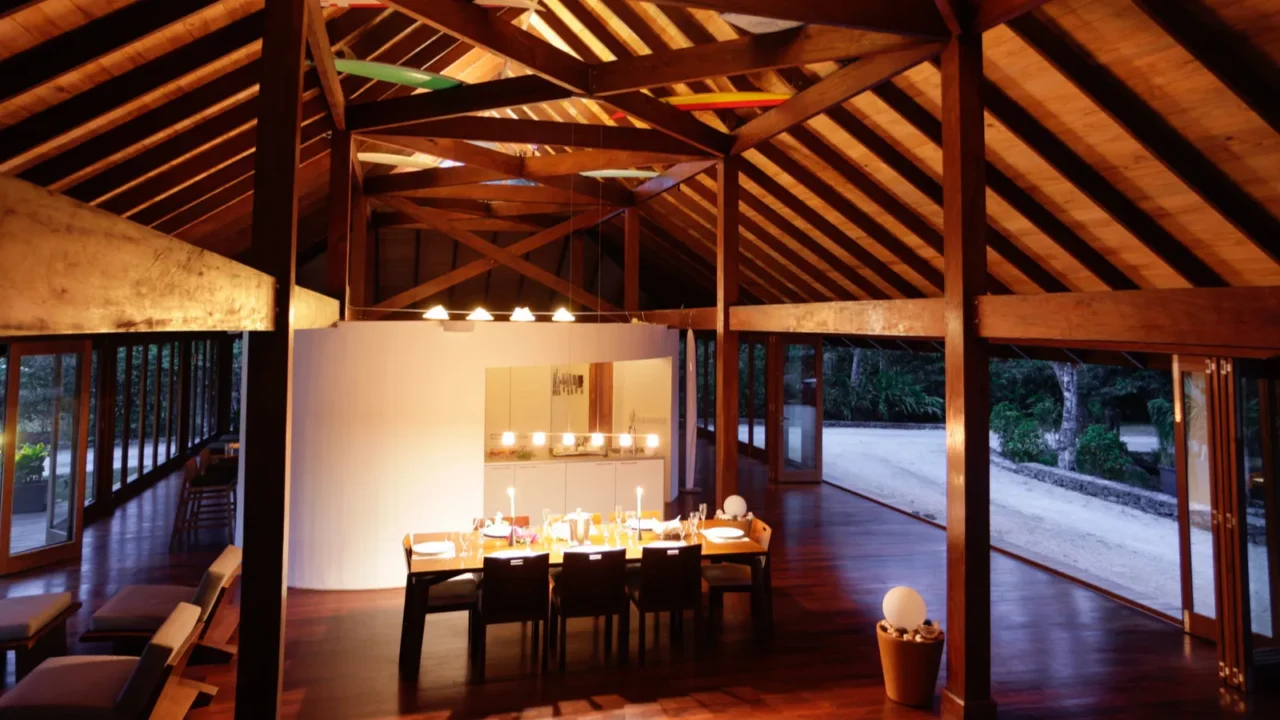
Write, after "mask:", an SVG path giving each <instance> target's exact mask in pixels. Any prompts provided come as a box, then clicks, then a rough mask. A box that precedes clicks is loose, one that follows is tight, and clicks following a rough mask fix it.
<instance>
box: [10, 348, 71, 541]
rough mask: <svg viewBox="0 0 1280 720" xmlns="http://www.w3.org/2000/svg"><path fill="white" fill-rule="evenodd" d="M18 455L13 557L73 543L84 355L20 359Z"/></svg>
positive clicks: (15, 471)
mask: <svg viewBox="0 0 1280 720" xmlns="http://www.w3.org/2000/svg"><path fill="white" fill-rule="evenodd" d="M19 363H20V365H19V372H20V377H19V381H18V427H17V428H16V430H17V432H16V445H17V448H18V452H17V455H16V456H15V458H14V488H13V515H12V523H13V524H12V526H11V528H10V532H9V553H10V555H16V554H18V553H23V552H28V551H31V550H36V549H38V548H42V547H47V546H49V545H56V544H60V543H64V542H67V541H68V540H69V539H71V538H72V537H73V534H72V531H73V528H72V527H71V522H72V518H73V517H74V514H73V513H72V512H71V508H72V507H74V504H73V503H74V502H75V497H74V496H75V482H74V478H75V477H76V464H77V462H78V461H79V458H78V453H76V452H75V446H76V443H75V438H76V430H77V428H76V419H77V418H76V415H77V412H76V406H77V398H76V374H77V367H78V365H79V356H78V355H76V354H64V355H28V356H25V357H22V358H21V359H20V360H19Z"/></svg>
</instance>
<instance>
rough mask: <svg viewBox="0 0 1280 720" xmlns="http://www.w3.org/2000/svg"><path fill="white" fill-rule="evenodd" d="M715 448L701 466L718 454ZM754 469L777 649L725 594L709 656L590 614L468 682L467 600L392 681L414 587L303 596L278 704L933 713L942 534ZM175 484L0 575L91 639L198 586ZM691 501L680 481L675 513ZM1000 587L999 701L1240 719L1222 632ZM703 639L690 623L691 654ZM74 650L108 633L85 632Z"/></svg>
mask: <svg viewBox="0 0 1280 720" xmlns="http://www.w3.org/2000/svg"><path fill="white" fill-rule="evenodd" d="M706 460H707V462H705V463H704V464H703V467H709V465H710V457H709V456H708V457H707V458H706ZM743 473H744V479H743V486H744V487H743V495H744V496H745V497H746V498H747V500H748V501H749V503H750V505H751V507H752V508H753V509H754V510H756V511H757V512H758V513H759V514H760V515H761V516H762V517H763V518H765V519H767V520H769V521H771V522H772V523H773V526H774V537H773V548H772V550H773V560H774V562H775V570H774V593H775V604H776V613H777V636H776V638H775V642H774V644H773V646H772V647H771V648H769V649H768V650H760V649H757V648H756V647H755V646H754V644H753V643H752V640H751V636H750V634H749V632H748V628H747V622H746V619H747V618H746V613H747V606H746V599H745V598H734V597H731V598H729V599H728V600H727V602H726V604H727V610H726V612H727V616H728V619H727V628H726V636H725V637H724V638H723V640H722V641H721V642H720V643H718V644H717V645H716V646H715V647H714V648H713V649H712V650H711V651H710V652H709V653H708V654H707V656H706V658H705V659H704V660H702V661H699V662H695V661H694V660H693V658H692V652H687V651H681V650H680V649H677V650H675V651H674V652H673V651H672V650H671V649H670V643H669V639H668V637H667V632H666V630H667V628H666V625H665V623H664V625H663V639H662V648H661V650H660V651H659V652H658V653H656V658H657V659H656V660H654V659H653V658H654V657H655V656H654V655H651V656H650V658H651V659H650V665H649V666H648V667H646V668H637V667H635V666H634V664H633V665H632V667H630V668H628V669H626V670H621V671H620V670H617V669H616V668H614V667H612V666H604V665H602V663H601V658H600V657H599V654H598V651H596V650H593V647H594V641H595V640H596V637H597V632H598V629H597V628H596V626H595V625H594V624H593V623H592V621H590V620H576V621H570V634H571V638H570V643H569V668H568V672H567V673H566V674H565V675H564V676H561V675H559V674H557V673H554V672H553V673H551V674H548V675H545V676H541V677H539V676H538V675H537V674H536V672H534V670H533V664H532V658H531V657H529V655H528V652H527V650H526V649H525V648H526V647H527V643H523V642H522V639H523V637H522V635H521V630H520V627H519V626H499V627H496V628H493V629H492V630H491V631H490V634H489V645H488V656H489V665H488V680H487V682H485V683H484V684H483V685H469V684H467V683H466V674H465V657H466V652H465V649H466V619H465V615H464V614H457V613H455V614H453V615H435V616H430V617H429V618H428V620H427V640H426V645H425V648H424V651H423V652H424V658H423V664H422V667H423V670H422V676H421V678H420V681H419V682H418V684H417V685H416V686H414V685H407V684H401V683H399V682H398V681H397V679H396V652H397V646H398V639H399V631H400V609H401V601H402V597H403V596H402V591H400V590H387V591H375V592H305V591H294V592H290V593H289V609H288V639H287V650H286V658H287V659H286V666H285V688H286V689H285V699H284V707H285V712H284V716H285V717H299V718H386V717H397V716H401V717H418V718H464V717H486V716H490V715H492V716H497V717H526V718H527V717H550V716H553V715H555V716H570V717H585V716H590V717H617V718H622V717H626V718H648V717H683V718H699V717H709V716H713V715H724V714H727V715H732V716H735V717H788V718H879V717H886V718H902V717H927V716H930V715H932V714H935V713H930V712H922V711H915V710H909V709H906V708H901V707H898V706H896V705H894V704H892V703H890V702H888V701H887V700H885V698H884V694H883V690H882V686H881V676H880V668H879V657H878V654H877V651H876V645H875V636H874V631H873V627H874V624H875V622H876V621H877V620H878V619H879V617H880V609H879V608H880V599H881V597H882V595H883V594H884V592H885V591H886V590H887V589H888V588H890V587H892V586H894V585H898V584H906V585H911V586H914V587H916V588H919V589H920V590H921V592H922V593H923V594H924V595H925V598H926V600H927V601H928V602H929V605H930V607H931V608H932V609H933V610H932V612H933V613H934V615H935V617H938V618H939V620H940V621H941V622H942V625H943V626H944V628H945V626H946V618H945V617H942V616H941V613H942V610H943V609H944V602H943V586H944V558H943V553H944V537H943V533H942V532H941V531H940V530H937V529H936V528H933V527H931V526H929V525H926V524H924V523H922V522H919V521H917V520H914V519H912V518H910V517H908V516H904V515H901V514H899V513H896V512H893V511H891V510H887V509H885V508H883V507H880V506H878V505H876V504H874V503H871V502H869V501H866V500H863V499H861V498H858V497H856V496H854V495H851V494H849V493H846V492H844V491H842V490H839V489H837V488H835V487H832V486H827V485H821V486H807V487H792V488H787V489H785V490H779V489H776V488H769V487H766V485H765V483H764V481H763V477H762V468H761V467H760V466H759V465H758V464H755V463H752V462H750V461H746V460H744V461H743ZM703 484H704V485H709V484H710V483H705V482H704V483H703ZM176 490H177V477H176V476H173V477H171V478H169V479H167V480H165V481H162V482H160V483H159V484H158V485H157V486H156V487H155V488H153V489H151V490H149V491H147V492H145V493H144V494H142V495H140V496H139V497H138V498H136V499H135V500H133V501H132V502H130V503H128V504H127V505H126V506H124V507H122V508H120V509H119V510H118V511H117V512H116V514H115V516H114V517H111V518H109V519H105V520H102V521H100V522H98V523H96V524H94V525H92V526H90V527H89V528H88V530H87V531H86V533H85V546H84V550H85V553H84V558H83V562H82V563H80V564H79V565H74V564H70V565H65V566H59V567H53V568H45V569H42V570H37V571H33V572H29V573H26V574H23V575H19V576H13V577H10V578H5V579H3V580H0V594H3V595H23V594H31V593H37V592H50V591H55V590H62V589H70V590H71V591H72V592H73V593H75V594H76V595H77V596H78V597H79V599H80V600H82V601H83V602H84V604H85V608H84V610H82V611H81V613H80V614H79V615H78V616H77V617H76V618H75V619H74V620H73V621H72V623H71V624H72V631H73V634H74V635H78V634H79V631H80V630H82V629H83V628H84V626H85V623H86V622H87V618H88V616H89V613H90V612H91V611H92V609H93V608H96V607H98V606H99V605H100V604H101V603H102V602H103V601H104V599H105V598H106V597H108V596H109V595H110V594H111V593H113V592H115V591H116V590H117V589H118V588H119V587H120V586H122V585H125V584H129V583H164V582H179V583H185V584H191V585H194V584H195V583H196V582H198V580H199V577H200V573H201V572H202V569H203V567H204V565H206V564H207V563H208V562H210V561H211V560H212V558H213V556H214V555H215V554H216V552H217V551H218V550H219V549H220V547H221V543H222V542H223V540H222V539H221V538H217V537H214V536H213V535H210V536H209V537H208V538H206V540H207V542H206V543H205V546H204V547H202V548H200V549H198V550H194V551H188V552H183V553H179V554H175V555H172V556H171V555H169V554H168V539H169V527H170V523H171V522H172V517H173V503H174V502H175V500H176ZM696 501H697V499H696V498H694V497H692V496H682V497H681V498H680V501H679V502H678V503H677V504H676V507H675V508H674V509H673V511H681V510H685V508H686V507H687V506H688V505H689V504H691V503H694V502H696ZM388 552H395V549H394V548H389V549H388ZM992 582H993V592H992V595H993V598H992V601H993V602H992V604H993V613H994V622H993V626H994V628H995V630H994V632H995V638H994V648H995V649H994V658H995V659H994V678H995V696H996V699H997V701H998V703H999V704H1000V710H1001V716H1002V717H1035V718H1047V717H1069V718H1097V717H1124V718H1154V717H1158V718H1178V717H1187V718H1193V717H1194V718H1204V717H1219V716H1220V717H1239V716H1240V715H1239V713H1238V710H1236V709H1235V708H1233V707H1232V701H1231V700H1230V699H1227V698H1224V699H1222V700H1220V695H1219V693H1218V689H1217V686H1218V683H1217V674H1216V656H1215V653H1214V648H1213V647H1212V646H1211V645H1209V644H1207V643H1203V642H1200V641H1196V640H1192V639H1190V638H1188V637H1186V636H1184V635H1183V634H1182V633H1181V632H1180V631H1179V630H1178V629H1177V628H1175V627H1172V626H1170V625H1168V624H1166V623H1164V622H1162V621H1159V620H1156V619H1154V618H1151V617H1149V616H1147V615H1145V614H1143V613H1141V612H1139V611H1136V610H1133V609H1131V608H1128V607H1126V606H1123V605H1121V604H1118V603H1116V602H1114V601H1112V600H1109V599H1107V598H1104V597H1102V596H1100V595H1097V594H1095V593H1093V592H1090V591H1088V590H1085V589H1083V588H1081V587H1079V586H1077V585H1075V584H1073V583H1071V582H1069V581H1067V580H1064V579H1062V578H1059V577H1056V576H1053V575H1050V574H1048V573H1045V572H1042V571H1040V570H1037V569H1034V568H1032V567H1029V566H1027V565H1025V564H1023V563H1021V562H1018V561H1016V560H1013V559H1010V558H1007V557H1004V556H1001V555H996V556H994V557H993V558H992ZM735 601H737V602H735ZM691 624H692V623H686V627H688V626H690V625H691ZM632 627H633V628H634V627H635V623H634V622H633V623H632ZM633 631H634V630H633ZM649 641H650V642H652V638H649ZM635 642H636V640H635V639H634V638H633V640H632V644H633V652H634V643H635ZM690 642H692V637H690V638H689V641H687V642H686V644H685V647H686V649H690V648H691V645H690V644H689V643H690ZM72 651H73V652H106V651H107V648H105V647H101V646H81V645H78V644H73V646H72ZM10 667H12V664H10ZM944 673H945V669H944ZM188 675H189V676H192V677H196V678H198V679H207V680H208V681H209V682H212V683H214V684H216V685H219V686H221V687H222V688H223V690H222V692H220V693H219V694H218V697H217V699H216V700H215V702H214V704H213V705H212V706H210V707H208V708H205V709H202V710H199V711H196V712H195V713H193V714H192V717H201V718H229V717H231V716H232V712H233V705H232V701H233V685H234V668H233V667H231V666H224V667H217V668H212V669H206V668H191V669H189V672H188ZM8 682H10V683H11V682H12V676H10V677H9V678H8ZM1224 703H1225V707H1224V706H1223V704H1224ZM1278 707H1280V706H1278V705H1276V704H1275V703H1274V700H1273V699H1272V698H1264V699H1262V700H1255V701H1254V702H1253V706H1252V707H1251V708H1250V710H1252V713H1251V714H1254V715H1255V716H1257V717H1267V716H1269V717H1277V716H1280V715H1270V714H1269V713H1271V712H1274V711H1275V710H1276V709H1277V708H1278ZM615 711H616V712H615Z"/></svg>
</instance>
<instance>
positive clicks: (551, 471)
mask: <svg viewBox="0 0 1280 720" xmlns="http://www.w3.org/2000/svg"><path fill="white" fill-rule="evenodd" d="M665 466H666V460H665V459H663V458H637V459H634V460H618V461H601V462H592V461H584V460H569V461H548V462H534V463H511V464H497V463H490V464H488V465H486V466H485V468H484V511H483V512H484V515H485V517H493V515H494V514H495V513H497V512H499V511H501V512H502V514H503V515H507V514H509V513H510V512H511V510H510V507H511V500H510V498H508V497H507V488H510V487H514V488H515V489H516V515H527V516H529V520H530V522H533V523H535V524H536V523H538V522H541V519H542V511H543V510H550V511H551V512H552V513H555V514H562V513H565V512H569V511H572V510H577V509H578V508H582V509H583V510H584V511H586V512H593V513H600V515H601V516H602V517H606V518H607V517H609V516H610V514H611V513H612V512H613V511H614V508H615V507H616V506H618V505H621V506H622V509H623V510H624V511H626V510H634V509H635V507H636V488H637V487H639V488H643V489H644V494H643V495H642V496H641V509H643V510H646V511H649V510H656V511H661V510H663V508H664V507H665V505H666V474H665Z"/></svg>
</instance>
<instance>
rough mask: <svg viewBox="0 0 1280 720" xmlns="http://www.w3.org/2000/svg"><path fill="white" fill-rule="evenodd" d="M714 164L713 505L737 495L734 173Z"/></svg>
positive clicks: (735, 161) (730, 164)
mask: <svg viewBox="0 0 1280 720" xmlns="http://www.w3.org/2000/svg"><path fill="white" fill-rule="evenodd" d="M741 164H742V159H741V158H738V157H733V158H725V159H724V160H721V161H719V162H718V163H716V181H717V183H716V184H717V188H718V192H717V194H716V503H717V507H723V505H724V499H725V498H727V497H729V496H730V495H736V494H737V492H738V333H736V332H734V331H732V330H730V329H729V308H731V307H733V305H734V304H735V303H737V302H738V169H739V167H740V166H741Z"/></svg>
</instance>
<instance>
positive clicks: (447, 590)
mask: <svg viewBox="0 0 1280 720" xmlns="http://www.w3.org/2000/svg"><path fill="white" fill-rule="evenodd" d="M479 585H480V583H479V581H478V580H477V579H476V576H475V575H474V574H473V573H466V574H463V575H459V576H457V577H453V578H449V579H448V580H445V581H444V582H441V583H436V584H435V585H432V586H431V590H430V591H429V592H428V593H427V607H428V608H433V607H441V606H444V605H467V604H473V603H476V602H478V599H479V597H480V596H479V594H478V593H477V589H478V588H479Z"/></svg>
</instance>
